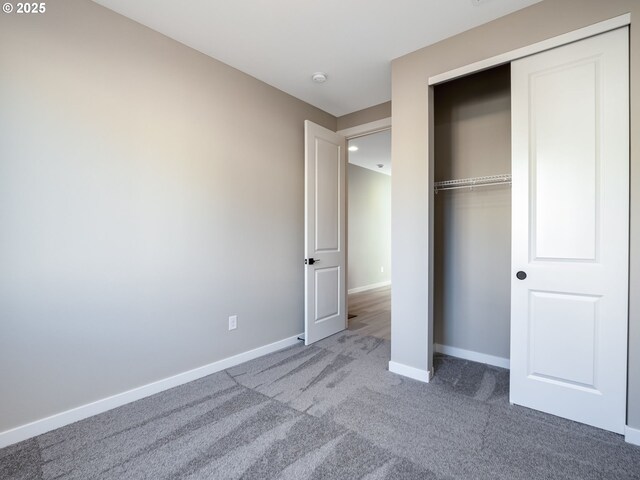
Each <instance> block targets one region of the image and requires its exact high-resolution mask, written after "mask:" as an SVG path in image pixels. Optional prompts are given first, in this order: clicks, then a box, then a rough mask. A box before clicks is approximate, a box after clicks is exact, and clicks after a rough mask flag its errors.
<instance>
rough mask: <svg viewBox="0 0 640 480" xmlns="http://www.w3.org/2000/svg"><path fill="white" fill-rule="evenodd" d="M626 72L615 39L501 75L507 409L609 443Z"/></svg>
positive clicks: (621, 249) (620, 299)
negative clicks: (508, 93) (584, 430)
mask: <svg viewBox="0 0 640 480" xmlns="http://www.w3.org/2000/svg"><path fill="white" fill-rule="evenodd" d="M628 62H629V52H628V30H627V29H626V28H624V29H620V30H615V31H612V32H609V33H605V34H602V35H598V36H596V37H592V38H589V39H586V40H583V41H580V42H577V43H573V44H569V45H566V46H563V47H560V48H556V49H553V50H549V51H547V52H543V53H540V54H537V55H534V56H531V57H527V58H523V59H521V60H518V61H516V62H513V63H512V67H511V68H512V71H511V80H512V85H511V88H512V138H513V144H512V149H513V152H512V153H513V158H512V161H513V172H512V173H513V209H512V212H513V213H512V215H513V219H512V242H513V244H512V269H513V277H512V288H511V294H512V297H511V302H512V306H511V390H510V398H511V402H512V403H516V404H520V405H524V406H527V407H531V408H535V409H537V410H542V411H545V412H548V413H552V414H555V415H559V416H561V417H565V418H569V419H572V420H576V421H579V422H583V423H586V424H589V425H593V426H596V427H600V428H604V429H607V430H611V431H614V432H617V433H623V431H624V426H625V415H626V384H627V303H628V292H629V290H628V274H627V272H628V252H629V243H628V242H629V116H628V112H629V84H628V79H629V69H628ZM516 275H518V276H517V277H516ZM525 275H526V278H525Z"/></svg>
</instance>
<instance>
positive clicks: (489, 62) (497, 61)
mask: <svg viewBox="0 0 640 480" xmlns="http://www.w3.org/2000/svg"><path fill="white" fill-rule="evenodd" d="M630 24H631V14H629V13H626V14H624V15H620V16H618V17H614V18H610V19H608V20H605V21H602V22H598V23H595V24H593V25H589V26H587V27H584V28H580V29H578V30H574V31H571V32H568V33H564V34H562V35H558V36H556V37H552V38H549V39H547V40H543V41H541V42H537V43H533V44H531V45H528V46H525V47H522V48H518V49H515V50H511V51H509V52H505V53H502V54H500V55H496V56H493V57H489V58H486V59H484V60H480V61H477V62H473V63H470V64H468V65H464V66H462V67H459V68H455V69H452V70H449V71H447V72H443V73H440V74H438V75H434V76H431V77H429V78H428V80H427V88H428V94H429V98H430V99H431V100H430V101H429V103H428V111H427V114H428V118H430V119H433V118H434V102H433V93H434V87H435V86H436V85H438V84H440V83H443V82H447V81H449V80H454V79H456V78H461V77H464V76H467V75H471V74H474V73H478V72H480V71H483V70H487V69H489V68H493V67H497V66H499V65H503V64H505V63H510V62H512V61H514V60H518V59H520V58H523V57H526V56H529V55H534V54H536V53H540V52H543V51H545V50H550V49H552V48H556V47H559V46H562V45H566V44H569V43H572V42H576V41H579V40H583V39H585V38H589V37H592V36H594V35H598V34H601V33H605V32H609V31H611V30H615V29H617V28H621V27H626V26H629V25H630ZM434 129H435V126H434V122H433V121H429V122H428V132H427V134H428V136H429V139H430V140H429V153H428V161H429V165H430V168H429V190H430V205H431V207H432V206H433V202H434V197H433V196H434V191H433V182H434V171H433V168H432V167H433V165H434V161H435V158H434V156H435V155H434V148H433V139H434V138H435V136H434ZM431 212H433V210H432V208H431ZM433 229H434V218H433V214H431V215H429V272H428V275H429V278H430V279H432V278H433V263H434V262H433V246H434V239H433ZM428 295H429V298H430V299H433V282H432V281H429V291H428ZM428 312H429V315H428V321H427V349H426V350H427V359H428V361H427V365H429V366H430V365H431V359H432V358H433V354H434V353H435V344H434V343H433V301H429V306H428ZM398 373H400V372H398ZM427 381H428V380H427ZM627 432H629V433H627V434H626V437H627V441H631V440H630V439H629V438H630V436H632V435H633V433H634V432H632V431H631V430H630V429H629V427H627Z"/></svg>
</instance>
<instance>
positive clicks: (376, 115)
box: [337, 102, 391, 130]
mask: <svg viewBox="0 0 640 480" xmlns="http://www.w3.org/2000/svg"><path fill="white" fill-rule="evenodd" d="M390 116H391V102H385V103H381V104H380V105H374V106H373V107H369V108H365V109H363V110H358V111H357V112H353V113H349V114H348V115H343V116H342V117H338V128H337V129H338V130H344V129H346V128H351V127H356V126H359V125H364V124H365V123H369V122H375V121H376V120H382V119H383V118H389V117H390Z"/></svg>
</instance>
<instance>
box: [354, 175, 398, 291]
mask: <svg viewBox="0 0 640 480" xmlns="http://www.w3.org/2000/svg"><path fill="white" fill-rule="evenodd" d="M348 167H349V168H348V172H347V173H348V182H349V186H348V190H347V191H348V197H349V198H348V203H349V207H348V219H349V220H348V221H349V227H348V231H349V268H348V269H347V272H348V278H347V288H348V289H349V290H350V289H352V288H359V287H366V286H368V285H374V284H377V283H382V282H388V281H389V280H390V279H391V177H390V176H389V175H385V174H383V173H377V172H374V171H372V170H369V169H367V168H363V167H359V166H357V165H351V164H349V165H348ZM380 267H383V269H384V271H383V272H381V271H380Z"/></svg>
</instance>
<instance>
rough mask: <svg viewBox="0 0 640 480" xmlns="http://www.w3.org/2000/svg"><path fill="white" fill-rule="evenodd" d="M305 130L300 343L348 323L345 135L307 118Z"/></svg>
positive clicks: (338, 329) (313, 339) (309, 342)
mask: <svg viewBox="0 0 640 480" xmlns="http://www.w3.org/2000/svg"><path fill="white" fill-rule="evenodd" d="M304 130H305V197H304V198H305V238H304V252H305V285H304V291H305V296H304V308H305V320H304V333H305V344H306V345H309V344H311V343H314V342H317V341H318V340H321V339H323V338H325V337H328V336H329V335H333V334H334V333H337V332H339V331H341V330H344V329H345V328H346V326H347V312H346V284H345V278H346V275H345V267H346V265H345V261H346V257H345V238H346V235H345V233H346V232H345V228H346V223H345V217H346V212H345V206H346V203H345V194H346V190H345V189H346V183H345V174H346V156H345V149H346V140H345V138H344V137H342V136H341V135H338V134H337V133H334V132H332V131H331V130H327V129H326V128H324V127H321V126H320V125H316V124H315V123H312V122H310V121H308V120H306V121H305V122H304Z"/></svg>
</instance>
